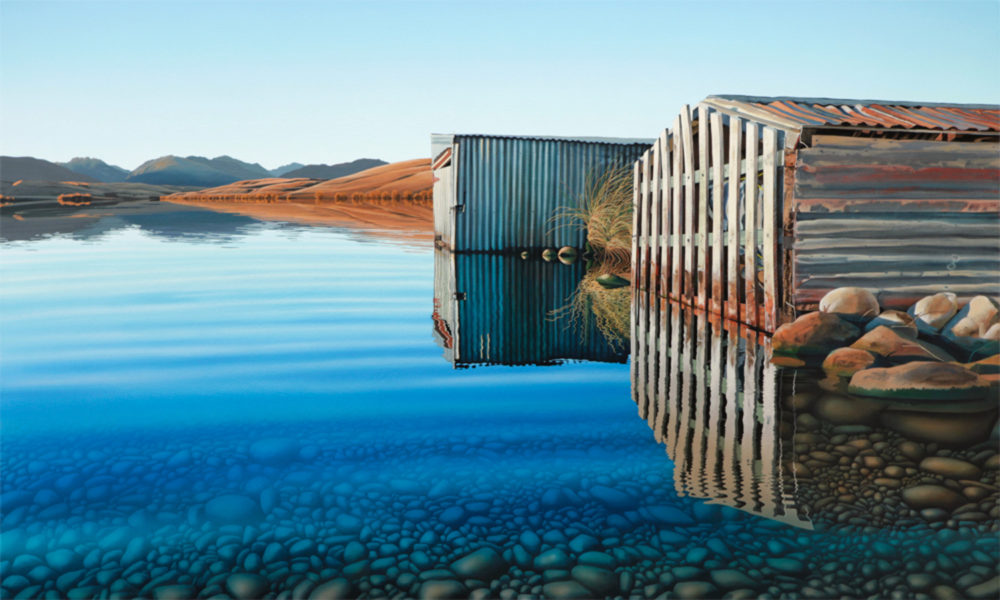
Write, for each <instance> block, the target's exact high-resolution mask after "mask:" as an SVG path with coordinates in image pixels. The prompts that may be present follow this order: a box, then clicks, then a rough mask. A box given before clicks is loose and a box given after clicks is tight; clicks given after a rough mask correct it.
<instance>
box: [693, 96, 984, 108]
mask: <svg viewBox="0 0 1000 600" xmlns="http://www.w3.org/2000/svg"><path fill="white" fill-rule="evenodd" d="M712 98H718V99H720V100H729V101H732V102H761V103H765V104H770V103H772V102H781V101H791V102H801V103H805V104H820V105H824V106H826V105H833V106H840V105H844V104H847V105H857V104H860V105H871V104H883V105H886V106H906V107H911V108H916V107H921V106H929V107H945V108H947V107H954V108H971V109H978V110H1000V104H965V103H961V102H916V101H913V100H859V99H856V98H812V97H808V96H752V95H743V94H710V95H709V96H707V97H706V98H705V99H706V100H709V99H712Z"/></svg>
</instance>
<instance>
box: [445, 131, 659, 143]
mask: <svg viewBox="0 0 1000 600" xmlns="http://www.w3.org/2000/svg"><path fill="white" fill-rule="evenodd" d="M432 135H450V136H453V137H483V138H505V139H519V140H544V141H553V142H582V143H588V144H602V143H603V144H649V145H652V144H653V143H654V142H656V138H631V137H601V136H571V135H516V134H508V133H451V134H432Z"/></svg>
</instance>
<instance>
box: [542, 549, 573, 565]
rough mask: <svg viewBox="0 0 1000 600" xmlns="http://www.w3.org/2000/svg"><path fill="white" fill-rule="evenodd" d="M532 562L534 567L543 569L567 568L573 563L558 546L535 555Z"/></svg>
mask: <svg viewBox="0 0 1000 600" xmlns="http://www.w3.org/2000/svg"><path fill="white" fill-rule="evenodd" d="M534 564H535V569H537V570H539V571H544V570H546V569H568V568H569V567H571V566H572V565H573V561H572V560H570V558H569V555H567V554H566V553H565V552H563V551H562V550H560V549H559V548H552V549H551V550H546V551H545V552H542V553H541V554H539V555H538V556H536V557H535V563H534Z"/></svg>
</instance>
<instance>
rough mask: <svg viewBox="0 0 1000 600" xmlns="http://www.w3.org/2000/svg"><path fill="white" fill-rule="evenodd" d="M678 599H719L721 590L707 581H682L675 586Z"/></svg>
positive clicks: (675, 594)
mask: <svg viewBox="0 0 1000 600" xmlns="http://www.w3.org/2000/svg"><path fill="white" fill-rule="evenodd" d="M674 596H675V597H677V598H718V597H719V588H717V587H715V585H713V584H711V583H709V582H707V581H682V582H680V583H678V584H677V585H675V586H674Z"/></svg>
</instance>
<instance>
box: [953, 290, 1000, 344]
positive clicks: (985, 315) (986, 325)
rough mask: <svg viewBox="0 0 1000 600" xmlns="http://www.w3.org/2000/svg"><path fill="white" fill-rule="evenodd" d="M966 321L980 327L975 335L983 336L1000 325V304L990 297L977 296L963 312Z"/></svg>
mask: <svg viewBox="0 0 1000 600" xmlns="http://www.w3.org/2000/svg"><path fill="white" fill-rule="evenodd" d="M961 312H962V313H965V317H964V318H966V319H969V320H971V321H972V322H974V323H976V324H977V325H978V326H979V331H977V332H976V334H975V335H977V336H982V335H983V334H984V333H986V332H987V331H989V329H990V327H992V326H994V325H996V324H997V323H1000V303H998V302H997V301H996V300H995V299H993V298H990V297H988V296H976V297H974V298H973V299H972V300H969V303H968V304H966V305H965V307H964V308H963V309H962V310H961Z"/></svg>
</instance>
